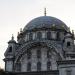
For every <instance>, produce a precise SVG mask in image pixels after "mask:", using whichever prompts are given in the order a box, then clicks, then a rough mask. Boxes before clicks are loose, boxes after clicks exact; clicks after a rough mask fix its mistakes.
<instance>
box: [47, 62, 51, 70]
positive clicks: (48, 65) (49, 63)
mask: <svg viewBox="0 0 75 75" xmlns="http://www.w3.org/2000/svg"><path fill="white" fill-rule="evenodd" d="M50 69H51V62H50V61H48V62H47V71H50Z"/></svg>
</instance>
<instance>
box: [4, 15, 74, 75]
mask: <svg viewBox="0 0 75 75" xmlns="http://www.w3.org/2000/svg"><path fill="white" fill-rule="evenodd" d="M74 39H75V38H74V32H73V31H72V32H71V31H70V29H69V27H68V26H66V24H65V23H63V22H62V21H60V20H59V19H57V18H54V17H50V16H41V17H38V18H35V19H33V20H32V21H30V22H29V23H28V24H27V25H26V26H25V28H24V29H23V30H22V29H21V31H20V33H18V36H17V42H16V41H15V40H14V37H13V36H12V39H11V40H10V41H9V42H8V48H7V50H6V52H5V54H4V55H5V58H4V61H5V71H7V72H13V73H19V75H20V74H22V73H32V72H36V73H37V72H39V73H40V72H42V73H43V72H45V71H46V72H50V73H52V75H74V73H75V71H74V70H75V63H74V62H75V45H74ZM69 62H72V63H69ZM53 72H54V74H53ZM56 72H57V73H56ZM58 73H59V74H58ZM32 75H33V74H32ZM47 75H48V74H47ZM50 75H51V74H50Z"/></svg>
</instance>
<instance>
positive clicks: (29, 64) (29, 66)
mask: <svg viewBox="0 0 75 75" xmlns="http://www.w3.org/2000/svg"><path fill="white" fill-rule="evenodd" d="M27 71H31V63H30V62H29V63H28V64H27Z"/></svg>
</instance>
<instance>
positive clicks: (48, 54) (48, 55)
mask: <svg viewBox="0 0 75 75" xmlns="http://www.w3.org/2000/svg"><path fill="white" fill-rule="evenodd" d="M47 58H51V51H50V50H48V51H47Z"/></svg>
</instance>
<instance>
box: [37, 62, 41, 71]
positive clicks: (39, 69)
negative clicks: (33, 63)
mask: <svg viewBox="0 0 75 75" xmlns="http://www.w3.org/2000/svg"><path fill="white" fill-rule="evenodd" d="M37 71H41V63H40V62H38V63H37Z"/></svg>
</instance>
